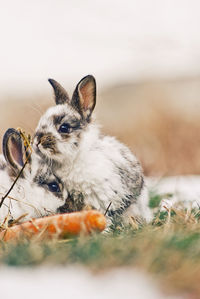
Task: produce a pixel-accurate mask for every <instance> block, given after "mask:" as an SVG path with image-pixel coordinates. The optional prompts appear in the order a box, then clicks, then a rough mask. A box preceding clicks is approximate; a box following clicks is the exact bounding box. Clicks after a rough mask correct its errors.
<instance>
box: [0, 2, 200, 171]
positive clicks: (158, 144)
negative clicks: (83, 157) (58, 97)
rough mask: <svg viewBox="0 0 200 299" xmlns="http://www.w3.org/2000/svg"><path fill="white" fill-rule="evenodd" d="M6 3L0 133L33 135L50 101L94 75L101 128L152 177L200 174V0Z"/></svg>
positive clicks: (0, 51)
mask: <svg viewBox="0 0 200 299" xmlns="http://www.w3.org/2000/svg"><path fill="white" fill-rule="evenodd" d="M0 2H1V9H0V37H1V40H0V45H1V46H0V136H1V138H2V136H3V134H4V132H5V130H6V129H7V128H8V127H22V128H24V129H25V130H26V131H27V132H30V133H33V132H34V128H35V126H36V124H37V122H38V120H39V118H40V116H41V114H42V113H43V112H44V111H45V110H46V108H47V107H49V106H51V105H53V104H54V101H53V93H52V89H51V86H50V85H49V83H48V82H47V79H48V78H54V79H56V80H57V81H59V82H60V83H61V84H62V85H63V86H64V87H65V88H66V89H67V91H69V93H72V92H73V89H74V88H75V85H76V84H77V82H78V81H79V80H80V79H81V78H82V77H83V76H85V75H87V74H93V75H94V76H95V77H96V80H97V87H98V98H97V107H96V114H97V119H98V122H99V123H101V124H102V130H103V132H104V133H106V134H111V135H115V136H116V137H117V138H118V139H120V140H121V141H122V142H124V143H126V144H127V145H128V146H129V147H130V148H131V149H132V150H133V152H134V153H135V154H136V155H137V156H138V158H139V159H140V160H141V162H142V165H143V167H144V171H145V174H147V175H174V174H190V173H194V174H197V173H200V121H199V118H200V34H199V28H200V2H199V1H196V0H190V1H189V0H188V1H187V0H173V1H171V0H168V1H164V0H123V1H118V0H109V1H108V0H107V1H106V0H101V1H95V0H84V1H81V0H74V1H67V0H57V1H51V0H42V1H41V0H40V1H39V0H35V1H27V0H13V1H11V0H7V1H2V0H0Z"/></svg>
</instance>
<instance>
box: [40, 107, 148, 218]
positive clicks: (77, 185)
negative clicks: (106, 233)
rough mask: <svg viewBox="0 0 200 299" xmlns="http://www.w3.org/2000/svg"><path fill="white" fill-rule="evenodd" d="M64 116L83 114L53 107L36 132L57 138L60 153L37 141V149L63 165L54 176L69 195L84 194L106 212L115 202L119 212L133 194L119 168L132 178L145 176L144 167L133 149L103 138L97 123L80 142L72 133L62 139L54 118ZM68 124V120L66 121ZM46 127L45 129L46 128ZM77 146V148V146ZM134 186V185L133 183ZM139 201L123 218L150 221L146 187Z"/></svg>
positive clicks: (56, 170)
mask: <svg viewBox="0 0 200 299" xmlns="http://www.w3.org/2000/svg"><path fill="white" fill-rule="evenodd" d="M63 113H65V114H66V115H67V116H66V117H67V118H68V117H69V116H70V117H71V116H73V115H75V116H76V117H79V118H80V115H79V114H78V113H77V112H76V111H75V110H73V109H72V107H71V106H70V105H69V104H67V103H66V104H62V105H57V106H55V107H51V108H49V109H48V110H47V112H46V113H45V114H44V115H43V116H42V118H41V119H40V121H39V124H38V126H37V128H36V133H37V132H43V133H44V134H48V133H51V134H53V136H54V137H55V139H56V145H57V148H58V150H59V151H60V154H58V155H53V154H52V153H51V152H50V151H48V149H45V148H43V147H42V145H41V144H39V145H37V143H38V140H37V138H35V140H34V148H35V149H36V150H38V149H39V151H40V152H41V153H42V154H43V155H44V156H46V157H48V158H50V159H51V160H52V161H55V162H59V163H61V166H59V167H57V168H56V167H55V168H54V173H56V175H59V176H60V177H61V178H62V180H63V181H64V182H65V187H66V189H67V191H69V193H73V194H74V196H75V199H76V193H77V196H78V194H79V193H81V194H83V196H84V201H85V204H86V205H91V206H92V207H94V208H96V209H97V210H99V211H101V212H102V213H104V212H105V211H106V209H107V207H108V206H109V204H110V202H112V204H111V207H110V209H113V210H117V209H119V208H120V207H121V206H122V199H123V198H125V196H126V195H129V194H130V192H131V191H130V189H131V186H129V188H126V186H125V184H123V183H122V179H124V180H126V179H127V180H128V179H129V178H128V177H126V174H125V177H124V178H122V177H121V176H120V174H119V173H118V172H117V167H120V168H122V169H123V170H124V171H125V172H126V171H127V172H128V173H129V174H130V175H132V177H134V175H136V177H137V176H139V177H140V178H141V177H143V175H142V169H141V166H140V165H139V163H138V160H137V159H136V157H135V156H134V155H133V154H132V153H131V152H130V150H129V149H128V148H127V147H126V146H124V145H123V144H121V143H120V142H118V141H117V140H116V139H115V138H113V137H108V136H105V137H102V136H101V135H100V133H99V128H98V126H97V125H96V124H95V123H93V122H92V123H90V124H88V125H87V126H86V127H85V128H83V129H82V130H81V132H80V133H81V138H80V139H78V138H77V137H76V135H73V133H72V134H71V135H70V137H69V139H67V140H64V141H63V140H62V138H61V136H60V134H59V132H58V130H57V128H56V127H55V126H54V124H53V121H52V118H53V116H55V115H61V114H63ZM66 121H67V120H66ZM44 127H45V129H44ZM74 142H77V143H78V147H76V146H74ZM133 185H134V183H133ZM136 200H137V202H136V203H132V204H131V206H130V207H129V208H128V209H127V210H126V211H124V218H126V220H127V217H128V215H129V216H130V215H131V214H132V215H134V216H136V215H137V216H139V217H140V218H143V219H145V220H146V221H150V220H151V219H152V214H151V211H150V209H149V207H148V195H147V190H146V186H145V184H144V185H143V187H142V189H141V190H140V195H139V196H138V197H137V199H136Z"/></svg>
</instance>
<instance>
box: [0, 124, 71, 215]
mask: <svg viewBox="0 0 200 299" xmlns="http://www.w3.org/2000/svg"><path fill="white" fill-rule="evenodd" d="M3 156H4V157H2V156H1V163H0V165H1V168H0V184H1V185H0V192H1V195H2V196H3V195H4V194H5V193H6V192H7V191H8V190H9V188H10V187H11V185H12V183H13V182H14V180H15V179H16V177H17V176H18V174H19V172H20V170H21V169H22V167H23V165H24V163H26V165H25V168H24V170H23V172H22V173H21V175H20V176H19V178H18V180H17V182H16V184H15V185H14V188H13V189H12V191H11V192H10V193H9V195H8V197H7V198H6V199H5V201H4V203H3V205H2V207H1V208H0V218H1V219H2V215H4V214H5V213H6V211H7V209H6V207H8V205H9V200H10V199H12V204H11V205H10V210H11V215H12V216H13V218H16V217H18V216H20V215H22V214H23V213H28V214H29V215H28V216H29V217H40V216H44V215H48V214H55V213H56V212H57V211H58V210H59V208H60V207H61V206H63V205H64V204H65V199H66V198H67V192H65V189H64V186H63V184H62V181H61V180H60V179H59V178H58V177H57V176H55V175H54V174H53V173H52V170H51V167H50V165H49V164H47V163H45V161H44V160H42V159H41V158H40V157H39V156H38V155H37V154H35V153H34V152H33V153H32V154H31V156H30V151H29V150H28V149H27V146H26V145H25V144H24V140H23V138H22V136H21V134H20V133H19V132H18V131H17V130H15V129H8V130H7V131H6V133H5V134H4V137H3ZM27 162H28V163H27Z"/></svg>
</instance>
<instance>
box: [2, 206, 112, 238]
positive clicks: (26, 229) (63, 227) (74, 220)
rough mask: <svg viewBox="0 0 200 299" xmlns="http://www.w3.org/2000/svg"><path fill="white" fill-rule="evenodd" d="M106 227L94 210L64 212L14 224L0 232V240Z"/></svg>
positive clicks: (63, 233) (49, 235) (73, 233)
mask: <svg viewBox="0 0 200 299" xmlns="http://www.w3.org/2000/svg"><path fill="white" fill-rule="evenodd" d="M105 227H106V220H105V217H104V216H103V215H102V214H101V213H99V212H98V211H95V210H90V211H81V212H74V213H66V214H57V215H53V216H46V217H43V218H36V219H32V220H31V221H27V222H24V223H22V224H18V225H14V226H11V227H10V228H8V229H7V230H3V231H2V232H0V240H3V241H9V240H17V239H19V238H20V237H27V238H32V237H34V236H37V235H39V234H41V233H45V236H46V237H47V238H53V237H63V236H64V235H67V234H69V235H78V234H80V233H81V232H82V233H86V234H88V233H91V232H92V231H99V232H100V231H102V230H104V229H105Z"/></svg>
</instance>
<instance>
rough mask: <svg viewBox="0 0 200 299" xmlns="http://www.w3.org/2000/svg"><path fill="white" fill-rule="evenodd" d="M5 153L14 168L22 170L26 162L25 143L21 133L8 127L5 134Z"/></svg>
mask: <svg viewBox="0 0 200 299" xmlns="http://www.w3.org/2000/svg"><path fill="white" fill-rule="evenodd" d="M3 154H4V157H5V159H6V161H7V162H8V163H9V165H10V166H11V167H12V168H13V169H14V170H20V169H21V168H22V166H23V165H24V163H25V151H24V143H23V141H22V138H21V135H20V133H19V132H18V131H17V130H15V129H8V130H7V131H6V132H5V134H4V136H3Z"/></svg>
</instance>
